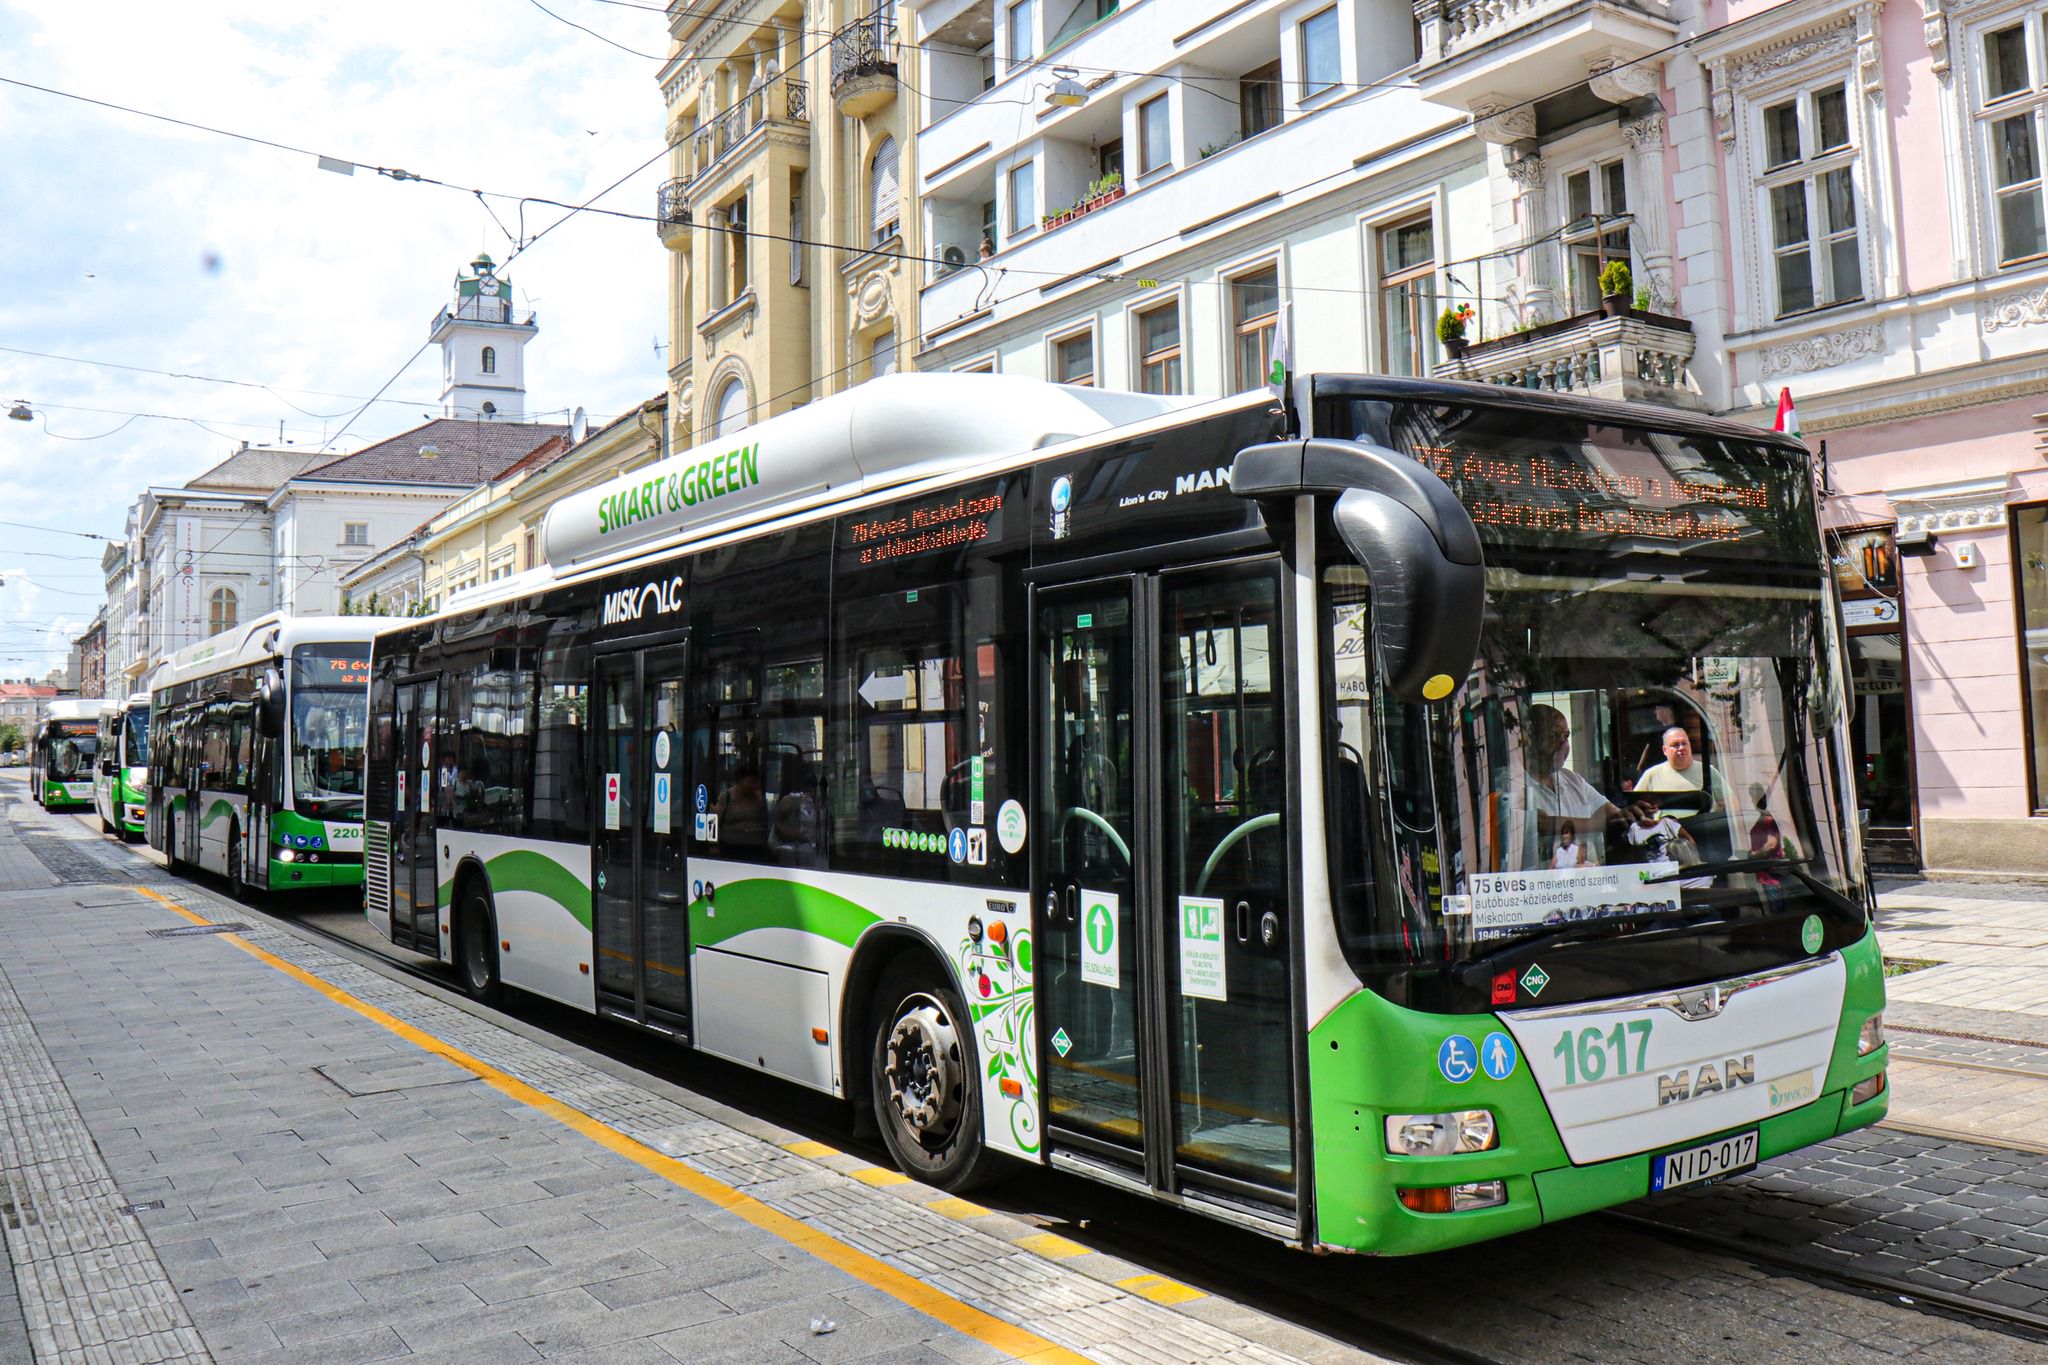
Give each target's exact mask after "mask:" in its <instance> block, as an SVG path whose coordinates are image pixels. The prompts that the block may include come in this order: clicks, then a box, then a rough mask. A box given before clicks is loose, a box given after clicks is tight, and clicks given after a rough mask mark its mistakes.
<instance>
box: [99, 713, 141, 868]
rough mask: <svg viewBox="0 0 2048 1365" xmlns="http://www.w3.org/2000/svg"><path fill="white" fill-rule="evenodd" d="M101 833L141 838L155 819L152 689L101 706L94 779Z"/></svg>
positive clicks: (127, 838) (125, 839)
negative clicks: (151, 775)
mask: <svg viewBox="0 0 2048 1365" xmlns="http://www.w3.org/2000/svg"><path fill="white" fill-rule="evenodd" d="M92 795H93V805H94V806H95V807H97V808H98V810H99V817H100V832H101V833H102V834H118V835H120V836H121V838H122V840H123V841H124V842H125V841H128V840H132V839H140V838H142V836H143V833H144V831H145V830H146V829H147V827H148V823H149V693H147V692H137V693H136V694H135V695H134V696H132V697H130V698H128V701H127V703H126V704H125V705H123V704H119V703H115V702H105V703H102V704H101V706H100V753H99V765H98V768H97V769H96V774H95V776H94V778H93V784H92Z"/></svg>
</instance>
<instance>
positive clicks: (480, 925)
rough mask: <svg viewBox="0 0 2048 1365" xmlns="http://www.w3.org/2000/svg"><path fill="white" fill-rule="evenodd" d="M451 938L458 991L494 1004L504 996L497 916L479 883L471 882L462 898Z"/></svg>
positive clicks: (479, 1000)
mask: <svg viewBox="0 0 2048 1365" xmlns="http://www.w3.org/2000/svg"><path fill="white" fill-rule="evenodd" d="M455 938H456V953H455V963H456V970H457V971H458V972H460V973H461V976H462V989H463V990H464V991H465V992H466V993H467V994H468V995H469V997H470V999H472V1000H475V1001H476V1002H477V1003H479V1004H483V1005H496V1004H497V1003H498V1002H499V1001H500V1000H502V999H503V998H504V995H505V986H504V983H503V982H502V981H500V980H499V979H498V917H497V913H496V912H495V911H494V910H493V909H492V908H491V893H490V892H489V891H488V890H487V889H485V887H484V886H483V884H482V882H481V880H473V881H471V882H470V883H469V893H468V894H467V895H466V896H464V897H463V898H462V915H461V918H459V919H458V920H457V921H456V922H455Z"/></svg>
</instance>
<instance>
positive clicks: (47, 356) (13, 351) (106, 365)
mask: <svg viewBox="0 0 2048 1365" xmlns="http://www.w3.org/2000/svg"><path fill="white" fill-rule="evenodd" d="M0 352H5V353H7V354H9V355H25V356H33V357H34V358H36V359H37V360H61V361H63V362H65V363H66V364H70V365H92V366H96V367H98V368H100V369H105V370H129V371H132V372H134V373H136V374H155V375H162V376H163V377H165V378H166V379H190V380H194V381H196V382H199V383H202V384H227V385H231V386H233V387H235V388H242V389H261V390H263V391H264V392H265V393H267V394H269V395H270V396H271V397H273V398H275V399H277V401H278V402H280V403H283V404H284V405H285V406H286V407H288V408H294V409H296V410H297V411H299V412H300V413H303V414H304V415H305V416H307V417H315V418H319V419H320V420H322V421H328V420H331V419H333V418H336V417H343V416H346V415H347V414H348V412H349V411H351V409H346V408H344V409H343V410H342V411H341V412H314V411H312V410H311V409H309V408H301V407H299V405H298V404H297V403H294V402H292V400H291V399H289V398H286V397H285V396H284V394H282V393H280V392H278V388H279V387H280V386H278V385H273V384H262V383H258V382H256V381H255V380H252V379H222V378H220V377H218V376H216V375H210V374H194V373H192V372H190V371H187V370H159V369H156V368H154V367H152V366H149V365H127V364H123V363H121V362H120V361H117V360H90V359H87V358H86V357H84V356H76V355H57V354H56V353H54V352H51V351H31V350H28V349H26V348H25V347H21V346H0ZM292 392H294V393H309V394H312V395H314V396H315V397H319V398H346V399H348V400H349V401H350V402H358V401H360V400H361V399H362V395H361V394H359V393H332V392H329V391H328V390H326V389H293V390H292ZM375 401H377V402H381V403H396V404H399V405H400V406H402V407H420V406H422V405H427V406H431V405H429V404H426V400H424V399H422V400H420V401H419V402H413V401H410V400H407V399H404V398H381V399H377V400H375ZM49 406H50V407H53V408H54V407H60V406H62V405H61V404H58V403H51V404H49Z"/></svg>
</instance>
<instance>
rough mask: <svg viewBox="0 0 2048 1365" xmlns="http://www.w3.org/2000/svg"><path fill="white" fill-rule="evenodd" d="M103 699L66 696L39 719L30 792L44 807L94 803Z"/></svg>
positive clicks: (71, 808) (76, 806) (75, 807)
mask: <svg viewBox="0 0 2048 1365" xmlns="http://www.w3.org/2000/svg"><path fill="white" fill-rule="evenodd" d="M102 705H104V703H103V702H99V701H82V700H79V699H77V698H75V697H66V698H63V699H61V700H58V701H53V702H50V703H48V704H47V705H46V706H45V707H44V710H43V718H42V719H41V720H40V721H38V722H36V731H35V740H34V743H33V753H32V755H31V758H30V762H31V763H32V764H33V765H34V766H33V767H31V768H30V769H29V776H28V782H29V786H28V790H29V795H30V797H32V798H33V799H34V800H36V801H37V802H40V803H41V805H42V807H43V809H44V810H77V809H79V808H80V807H81V806H91V805H92V776H93V766H94V760H95V759H96V757H97V756H98V754H99V748H100V734H99V730H100V707H101V706H102Z"/></svg>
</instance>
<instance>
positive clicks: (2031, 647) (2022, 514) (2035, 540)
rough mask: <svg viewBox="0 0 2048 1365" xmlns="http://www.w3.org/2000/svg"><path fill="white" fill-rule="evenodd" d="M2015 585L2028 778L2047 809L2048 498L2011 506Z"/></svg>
mask: <svg viewBox="0 0 2048 1365" xmlns="http://www.w3.org/2000/svg"><path fill="white" fill-rule="evenodd" d="M2007 515H2009V516H2010V517H2011V518H2012V549H2013V566H2012V568H2013V586H2014V590H2015V592H2016V593H2017V595H2018V597H2019V627H2020V654H2021V656H2022V657H2023V658H2024V659H2025V660H2026V673H2025V676H2024V677H2022V678H2021V679H2020V686H2021V688H2022V689H2024V691H2025V693H2026V699H2027V707H2026V710H2027V730H2026V734H2027V778H2028V784H2029V788H2030V790H2031V791H2032V793H2033V796H2032V801H2033V804H2032V807H2031V809H2032V810H2033V811H2034V813H2035V814H2036V815H2039V814H2042V813H2044V812H2048V648H2044V647H2043V646H2042V643H2041V642H2042V641H2043V640H2048V504H2036V505H2035V506H2032V507H2013V508H2010V509H2008V512H2007Z"/></svg>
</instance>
